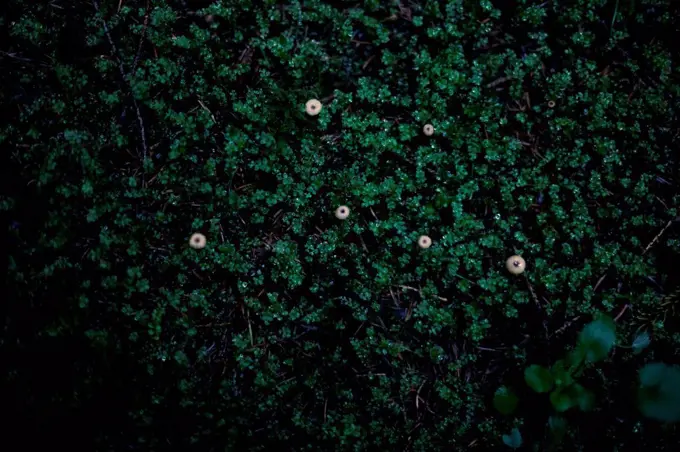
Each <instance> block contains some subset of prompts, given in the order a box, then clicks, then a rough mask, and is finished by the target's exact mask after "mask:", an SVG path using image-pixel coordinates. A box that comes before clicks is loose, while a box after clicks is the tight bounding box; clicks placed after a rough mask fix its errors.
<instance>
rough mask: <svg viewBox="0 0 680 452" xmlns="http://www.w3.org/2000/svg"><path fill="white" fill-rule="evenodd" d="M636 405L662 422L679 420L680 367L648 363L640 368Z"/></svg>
mask: <svg viewBox="0 0 680 452" xmlns="http://www.w3.org/2000/svg"><path fill="white" fill-rule="evenodd" d="M639 376H640V386H639V387H638V407H639V408H640V411H641V412H642V414H643V415H645V416H647V417H649V418H652V419H656V420H659V421H662V422H678V421H680V367H678V366H669V365H666V364H664V363H650V364H647V365H646V366H644V367H643V368H642V369H640V375H639Z"/></svg>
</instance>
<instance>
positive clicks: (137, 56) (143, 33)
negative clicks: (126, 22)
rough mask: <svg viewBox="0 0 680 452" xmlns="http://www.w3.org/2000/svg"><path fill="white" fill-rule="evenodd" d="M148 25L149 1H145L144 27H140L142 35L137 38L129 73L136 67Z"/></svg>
mask: <svg viewBox="0 0 680 452" xmlns="http://www.w3.org/2000/svg"><path fill="white" fill-rule="evenodd" d="M148 26H149V2H148V1H147V2H146V15H145V16H144V29H142V36H141V37H140V38H139V45H138V46H137V53H136V54H135V59H134V60H133V61H132V69H130V74H132V73H133V72H135V68H136V67H137V61H138V60H139V55H140V53H141V52H142V43H143V42H144V38H145V37H146V29H147V27H148Z"/></svg>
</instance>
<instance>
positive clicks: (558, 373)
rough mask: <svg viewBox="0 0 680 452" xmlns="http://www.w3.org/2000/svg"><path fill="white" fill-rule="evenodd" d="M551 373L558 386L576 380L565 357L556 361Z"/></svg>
mask: <svg viewBox="0 0 680 452" xmlns="http://www.w3.org/2000/svg"><path fill="white" fill-rule="evenodd" d="M550 373H551V374H552V376H553V379H554V380H555V386H557V387H558V388H563V387H566V386H569V385H570V384H572V383H573V382H574V379H573V377H572V376H571V373H570V372H569V369H568V367H567V363H566V362H565V361H564V360H563V359H560V360H558V361H556V362H555V364H553V366H552V367H551V368H550Z"/></svg>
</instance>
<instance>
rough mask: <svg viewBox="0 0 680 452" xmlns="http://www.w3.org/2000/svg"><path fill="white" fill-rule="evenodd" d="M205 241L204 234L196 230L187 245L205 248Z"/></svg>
mask: <svg viewBox="0 0 680 452" xmlns="http://www.w3.org/2000/svg"><path fill="white" fill-rule="evenodd" d="M206 242H207V240H206V238H205V236H204V235H203V234H201V233H199V232H197V233H195V234H192V236H191V238H190V239H189V246H190V247H192V248H193V249H195V250H200V249H201V248H205V244H206Z"/></svg>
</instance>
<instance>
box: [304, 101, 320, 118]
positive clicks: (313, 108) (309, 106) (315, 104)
mask: <svg viewBox="0 0 680 452" xmlns="http://www.w3.org/2000/svg"><path fill="white" fill-rule="evenodd" d="M321 108H322V107H321V102H319V101H318V100H316V99H309V100H308V101H307V103H306V104H305V111H306V112H307V114H308V115H309V116H316V115H318V114H319V113H321Z"/></svg>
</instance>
